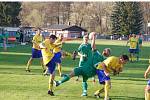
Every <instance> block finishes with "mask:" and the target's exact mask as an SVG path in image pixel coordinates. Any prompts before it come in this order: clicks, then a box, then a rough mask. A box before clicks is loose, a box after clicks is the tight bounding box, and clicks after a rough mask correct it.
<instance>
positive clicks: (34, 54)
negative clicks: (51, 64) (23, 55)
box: [32, 48, 42, 58]
mask: <svg viewBox="0 0 150 100" xmlns="http://www.w3.org/2000/svg"><path fill="white" fill-rule="evenodd" d="M41 57H42V53H41V50H37V49H34V48H32V58H41Z"/></svg>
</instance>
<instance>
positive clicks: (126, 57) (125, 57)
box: [121, 55, 129, 61]
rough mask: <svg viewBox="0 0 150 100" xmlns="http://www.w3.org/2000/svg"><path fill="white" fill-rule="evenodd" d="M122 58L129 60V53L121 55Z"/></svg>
mask: <svg viewBox="0 0 150 100" xmlns="http://www.w3.org/2000/svg"><path fill="white" fill-rule="evenodd" d="M121 58H123V60H126V61H129V57H128V56H127V55H121Z"/></svg>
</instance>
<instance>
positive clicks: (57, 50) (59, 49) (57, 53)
mask: <svg viewBox="0 0 150 100" xmlns="http://www.w3.org/2000/svg"><path fill="white" fill-rule="evenodd" d="M54 44H55V45H59V46H58V47H56V48H54V53H55V56H57V61H56V63H57V66H58V71H59V75H60V76H61V75H62V73H61V57H62V45H63V34H59V36H58V39H57V40H56V41H55V43H54Z"/></svg>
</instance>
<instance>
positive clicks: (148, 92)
mask: <svg viewBox="0 0 150 100" xmlns="http://www.w3.org/2000/svg"><path fill="white" fill-rule="evenodd" d="M149 73H150V65H149V67H148V68H147V70H146V71H145V73H144V77H145V78H146V79H147V78H148V74H149ZM145 100H150V80H148V82H147V86H146V87H145Z"/></svg>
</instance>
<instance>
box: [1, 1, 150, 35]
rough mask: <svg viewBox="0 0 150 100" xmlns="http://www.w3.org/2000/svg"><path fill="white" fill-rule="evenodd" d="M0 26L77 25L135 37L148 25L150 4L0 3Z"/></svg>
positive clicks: (100, 31) (89, 29)
mask: <svg viewBox="0 0 150 100" xmlns="http://www.w3.org/2000/svg"><path fill="white" fill-rule="evenodd" d="M0 8H1V9H0V26H33V27H48V26H49V25H52V24H69V25H78V26H81V27H83V28H86V29H87V30H88V31H96V32H99V33H107V34H110V33H121V34H128V33H133V32H135V33H138V32H141V31H142V30H146V29H145V28H146V24H147V23H148V22H149V21H150V19H149V18H150V14H149V10H147V9H150V3H149V2H1V3H0Z"/></svg>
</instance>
